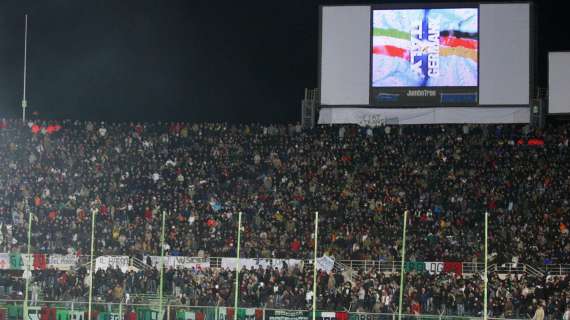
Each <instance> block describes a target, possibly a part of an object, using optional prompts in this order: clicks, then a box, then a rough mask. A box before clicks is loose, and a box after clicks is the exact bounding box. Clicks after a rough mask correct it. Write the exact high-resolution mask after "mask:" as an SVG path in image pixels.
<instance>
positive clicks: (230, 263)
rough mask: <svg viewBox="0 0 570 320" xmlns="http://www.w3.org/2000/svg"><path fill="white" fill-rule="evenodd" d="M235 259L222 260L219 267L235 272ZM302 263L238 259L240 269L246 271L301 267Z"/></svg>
mask: <svg viewBox="0 0 570 320" xmlns="http://www.w3.org/2000/svg"><path fill="white" fill-rule="evenodd" d="M236 260H237V259H236V258H222V262H221V267H222V268H224V269H230V270H235V268H236ZM302 262H303V261H302V260H297V259H244V258H242V259H239V263H240V266H241V268H243V267H245V268H247V269H251V268H252V267H253V268H254V269H257V268H259V267H261V268H268V267H271V268H277V269H282V268H283V267H284V265H287V266H288V267H289V268H291V267H295V266H299V265H301V263H302Z"/></svg>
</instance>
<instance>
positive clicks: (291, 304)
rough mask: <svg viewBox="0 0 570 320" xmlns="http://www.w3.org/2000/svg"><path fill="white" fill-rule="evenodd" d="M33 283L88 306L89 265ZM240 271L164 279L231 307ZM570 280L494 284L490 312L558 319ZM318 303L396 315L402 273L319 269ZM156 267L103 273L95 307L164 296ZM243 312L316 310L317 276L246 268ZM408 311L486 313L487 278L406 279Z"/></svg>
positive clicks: (204, 302)
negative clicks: (540, 312) (352, 274)
mask: <svg viewBox="0 0 570 320" xmlns="http://www.w3.org/2000/svg"><path fill="white" fill-rule="evenodd" d="M35 274H36V276H34V278H33V280H32V284H31V304H32V305H36V304H37V303H38V297H40V293H41V297H42V298H43V300H47V301H85V300H86V297H87V292H88V289H87V288H88V286H89V279H88V276H87V274H88V273H87V272H86V270H85V269H84V268H81V269H79V270H76V271H55V270H48V271H43V272H36V273H35ZM234 277H235V272H233V271H231V270H226V269H219V268H207V269H201V270H198V269H186V270H173V269H168V270H166V272H165V275H164V293H165V294H166V295H167V296H171V297H175V298H176V302H174V303H176V304H177V305H187V306H233V303H234V294H235V287H234V285H235V278H234ZM11 279H12V280H11V281H7V280H8V279H4V278H2V279H0V282H1V285H0V289H2V290H0V298H6V297H10V298H12V299H18V298H21V295H22V291H23V285H24V284H23V281H21V279H20V280H19V279H17V278H11ZM569 280H570V278H568V277H566V278H564V277H551V276H549V277H546V278H538V277H533V276H530V275H528V274H519V275H514V274H513V275H510V276H506V277H502V278H499V277H498V276H497V275H493V276H492V277H491V278H490V281H489V293H488V297H489V298H488V299H489V314H490V315H491V316H494V317H507V318H516V319H520V318H527V317H529V316H532V315H533V314H534V312H535V310H536V309H537V307H538V306H539V305H542V306H543V307H544V310H545V313H546V314H548V315H549V316H550V317H551V319H560V318H561V317H562V315H563V314H564V312H565V311H566V309H567V308H570V286H569V284H570V283H569ZM317 281H318V282H317V284H318V286H317V288H318V289H317V293H318V298H317V306H318V308H319V309H320V310H349V311H352V312H372V313H394V312H396V311H397V307H398V298H399V290H400V289H399V288H400V286H399V281H400V277H399V275H398V274H386V273H384V272H380V271H379V270H376V269H369V270H366V271H364V270H360V271H359V273H358V276H357V277H356V278H355V279H354V280H352V281H349V279H347V278H345V276H344V275H343V274H341V273H335V272H330V273H327V272H323V271H320V272H319V273H318V277H317ZM158 284H159V272H158V270H156V269H150V268H149V269H146V270H139V271H128V272H122V271H121V270H119V269H112V268H110V269H107V270H99V271H98V272H96V274H95V279H94V297H95V302H96V303H99V304H101V303H107V302H115V303H119V302H122V303H125V304H127V305H128V304H132V303H136V302H137V300H136V299H137V298H136V297H137V293H139V294H140V293H145V294H153V293H155V294H156V293H158ZM239 291H240V296H239V298H240V299H239V305H240V306H241V307H258V308H259V307H264V308H272V309H282V308H286V309H293V310H307V309H311V306H312V271H311V270H308V271H307V270H305V271H303V268H300V267H298V266H296V267H284V268H281V269H277V268H274V269H272V268H261V267H260V268H258V269H255V268H253V267H252V268H251V269H247V268H243V269H242V271H241V272H240V287H239ZM403 302H404V303H403V305H404V306H403V308H405V309H404V313H408V314H445V315H457V316H464V315H469V316H481V315H482V312H483V280H482V277H481V275H480V274H478V275H473V276H470V277H463V276H460V275H456V274H449V273H447V274H429V273H427V272H426V273H416V272H410V273H407V274H406V277H405V286H404V292H403Z"/></svg>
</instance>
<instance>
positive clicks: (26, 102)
mask: <svg viewBox="0 0 570 320" xmlns="http://www.w3.org/2000/svg"><path fill="white" fill-rule="evenodd" d="M27 64H28V15H27V14H26V15H25V26H24V89H23V93H22V122H26V108H27V107H28V101H27V100H26V71H27Z"/></svg>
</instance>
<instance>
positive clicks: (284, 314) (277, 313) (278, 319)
mask: <svg viewBox="0 0 570 320" xmlns="http://www.w3.org/2000/svg"><path fill="white" fill-rule="evenodd" d="M307 316H308V312H306V311H289V310H265V319H264V320H307Z"/></svg>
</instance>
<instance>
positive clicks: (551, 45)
mask: <svg viewBox="0 0 570 320" xmlns="http://www.w3.org/2000/svg"><path fill="white" fill-rule="evenodd" d="M410 2H422V1H410ZM425 2H427V1H425ZM456 2H457V1H456ZM337 3H370V1H348V0H347V1H326V0H321V1H316V0H287V1H268V0H266V1H221V0H218V1H203V0H168V1H158V0H121V1H117V0H81V1H70V0H66V1H63V0H49V1H46V0H38V1H25V0H24V1H16V0H13V1H12V0H8V1H3V2H1V3H0V118H2V117H11V118H13V117H19V116H20V115H21V108H20V100H21V94H22V68H23V57H22V54H23V48H24V41H23V35H24V14H25V13H28V14H29V19H30V20H29V47H28V48H29V52H28V53H29V54H28V59H29V60H28V71H29V72H28V101H29V105H30V108H29V111H36V112H39V114H40V117H41V118H50V119H63V118H67V119H69V118H71V119H94V120H119V121H125V120H175V119H179V120H187V121H231V122H294V121H298V120H299V118H300V100H301V99H302V97H303V92H304V88H307V87H309V88H312V87H315V86H316V85H317V62H318V57H317V51H318V44H317V42H318V6H319V4H337ZM559 3H560V2H559V1H558V2H554V1H537V2H535V7H536V9H537V18H538V23H539V29H538V32H539V35H538V42H537V45H538V47H537V49H538V53H539V55H538V63H539V65H538V69H539V74H538V81H539V83H540V84H541V85H542V86H545V85H546V61H547V60H546V56H547V54H546V53H547V51H549V50H570V33H568V32H567V30H566V29H567V28H566V23H565V22H566V21H568V18H569V16H568V13H567V11H566V10H560V8H557V6H559Z"/></svg>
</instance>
